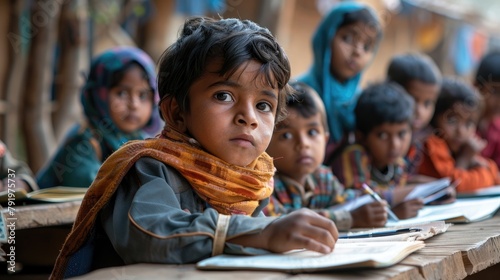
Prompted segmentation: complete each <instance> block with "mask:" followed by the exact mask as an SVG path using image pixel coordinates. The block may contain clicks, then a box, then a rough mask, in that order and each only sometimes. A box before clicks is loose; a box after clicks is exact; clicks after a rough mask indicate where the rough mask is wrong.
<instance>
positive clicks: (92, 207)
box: [51, 128, 274, 279]
mask: <svg viewBox="0 0 500 280" xmlns="http://www.w3.org/2000/svg"><path fill="white" fill-rule="evenodd" d="M141 157H151V158H154V159H156V160H158V161H161V162H163V163H165V164H167V165H169V166H172V167H173V168H175V169H176V170H178V171H179V172H180V173H181V174H182V176H184V177H185V178H186V179H187V181H188V182H189V183H190V184H191V185H192V187H193V189H194V190H195V192H196V193H197V194H198V195H199V196H200V197H201V198H202V199H204V200H205V201H206V202H207V203H208V204H209V205H210V206H211V207H213V208H214V209H216V210H217V211H218V212H219V213H222V214H226V215H229V214H244V215H251V214H252V213H253V212H254V211H255V209H256V208H257V206H258V205H259V203H260V201H262V200H265V199H267V198H268V197H269V196H270V195H271V193H272V190H273V186H272V177H273V174H274V165H273V162H272V158H271V157H270V156H269V155H267V154H266V153H263V154H262V155H261V156H259V157H258V158H257V159H256V160H255V161H254V162H252V163H251V164H250V165H249V166H247V167H240V166H235V165H231V164H229V163H227V162H224V161H222V160H220V159H219V158H217V157H215V156H213V155H210V154H208V153H207V152H205V151H204V150H202V149H201V147H199V145H198V143H197V142H196V141H195V140H194V139H192V138H189V137H187V136H185V135H183V134H181V133H179V132H177V131H175V130H174V129H169V128H165V129H164V130H163V132H162V134H161V135H160V137H159V138H155V139H148V140H137V141H130V142H127V143H126V144H125V145H123V146H122V147H121V148H120V149H119V150H117V151H116V152H115V153H113V154H112V155H111V156H110V157H109V158H108V159H107V160H106V161H105V162H104V163H103V165H102V166H101V168H100V170H99V172H98V174H97V176H96V178H95V180H94V182H93V183H92V185H91V186H90V188H89V190H88V191H87V194H86V195H85V198H84V199H83V201H82V205H81V206H80V210H79V211H78V214H77V217H76V220H75V223H74V225H73V228H72V231H71V232H70V234H69V235H68V237H67V238H66V241H65V243H64V245H63V248H62V250H61V252H60V254H59V257H58V258H57V261H56V264H55V266H54V271H53V272H52V275H51V279H60V278H62V277H63V276H64V273H65V269H66V266H67V264H68V260H69V257H70V256H71V255H73V254H74V253H75V252H76V251H77V250H78V249H79V248H80V247H81V246H82V245H83V244H84V242H85V240H86V239H87V238H88V236H89V234H90V232H91V229H92V228H93V226H94V223H95V220H96V217H97V214H98V213H99V211H100V210H101V209H102V208H103V207H104V206H105V205H106V204H107V203H108V201H109V200H110V199H111V197H112V196H113V194H114V193H115V190H116V189H117V188H118V187H119V185H120V183H121V181H122V179H123V177H124V176H125V175H126V174H127V172H128V171H129V169H130V168H131V167H132V166H133V165H134V163H135V162H136V161H137V160H138V159H139V158H141Z"/></svg>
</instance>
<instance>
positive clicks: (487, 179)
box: [418, 78, 500, 193]
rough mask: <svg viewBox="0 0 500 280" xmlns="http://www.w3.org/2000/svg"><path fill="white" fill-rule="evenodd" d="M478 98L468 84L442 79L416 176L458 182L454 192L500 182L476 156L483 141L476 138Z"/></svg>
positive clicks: (495, 170)
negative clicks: (447, 178) (431, 132)
mask: <svg viewBox="0 0 500 280" xmlns="http://www.w3.org/2000/svg"><path fill="white" fill-rule="evenodd" d="M479 102H480V100H479V96H478V95H477V94H476V92H475V91H474V89H473V88H472V87H471V86H469V85H468V84H466V83H464V82H462V81H460V80H457V79H453V78H446V79H444V80H443V84H442V87H441V92H440V93H439V97H438V99H437V101H436V109H435V111H434V115H433V117H432V120H431V125H432V127H433V128H434V129H435V130H434V131H435V133H434V134H433V135H431V136H429V137H428V138H427V140H426V141H425V145H424V148H425V153H424V157H423V159H422V162H421V164H420V167H419V169H418V171H419V173H420V174H423V175H427V176H431V177H435V178H442V177H449V178H451V179H452V180H458V181H460V184H459V185H458V186H457V192H458V193H460V192H467V191H473V190H477V189H481V188H487V187H490V186H493V185H497V184H499V183H500V179H499V176H498V167H497V165H496V164H495V162H494V161H493V160H491V159H487V158H484V157H482V156H481V155H480V152H481V150H482V149H483V148H484V147H485V145H486V142H485V141H484V140H483V139H481V138H480V137H478V136H477V135H476V123H477V121H478V118H479V105H480V103H479Z"/></svg>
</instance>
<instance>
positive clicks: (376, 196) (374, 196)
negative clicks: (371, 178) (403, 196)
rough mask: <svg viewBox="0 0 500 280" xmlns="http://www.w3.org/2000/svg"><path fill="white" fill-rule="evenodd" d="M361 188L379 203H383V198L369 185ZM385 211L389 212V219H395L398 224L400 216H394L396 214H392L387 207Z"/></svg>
mask: <svg viewBox="0 0 500 280" xmlns="http://www.w3.org/2000/svg"><path fill="white" fill-rule="evenodd" d="M361 186H362V187H363V189H364V190H365V191H366V192H367V193H368V194H369V195H370V196H371V197H373V199H375V200H376V201H378V202H382V198H380V196H378V194H377V193H376V192H374V191H373V190H372V189H371V188H370V187H369V186H368V185H367V184H365V183H363V184H362V185H361ZM385 211H387V215H389V218H391V219H393V220H394V221H396V222H397V221H399V219H398V216H396V214H394V212H392V211H391V209H389V207H385Z"/></svg>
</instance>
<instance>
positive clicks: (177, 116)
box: [160, 97, 186, 132]
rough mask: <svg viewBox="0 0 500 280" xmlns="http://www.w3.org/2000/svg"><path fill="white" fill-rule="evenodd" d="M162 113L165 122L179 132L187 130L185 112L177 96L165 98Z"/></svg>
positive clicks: (161, 106)
mask: <svg viewBox="0 0 500 280" xmlns="http://www.w3.org/2000/svg"><path fill="white" fill-rule="evenodd" d="M160 109H161V114H162V116H163V118H164V119H165V123H166V124H167V125H168V126H170V127H172V128H174V129H175V130H177V131H179V132H186V122H185V121H184V112H183V111H182V109H181V108H180V106H179V104H178V103H177V100H175V98H173V97H170V98H165V99H164V100H163V101H162V102H161V103H160Z"/></svg>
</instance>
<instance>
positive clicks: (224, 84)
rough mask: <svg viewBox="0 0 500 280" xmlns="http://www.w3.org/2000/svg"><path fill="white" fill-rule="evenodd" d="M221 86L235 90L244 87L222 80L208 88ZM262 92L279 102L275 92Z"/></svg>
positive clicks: (263, 90) (264, 90)
mask: <svg viewBox="0 0 500 280" xmlns="http://www.w3.org/2000/svg"><path fill="white" fill-rule="evenodd" d="M221 85H222V86H230V87H235V88H241V87H242V85H241V84H239V83H237V82H235V81H231V80H222V81H217V82H215V83H213V84H210V85H209V86H208V88H212V87H216V86H221ZM261 92H262V93H263V94H265V95H267V96H269V97H271V98H274V99H276V100H278V96H277V95H276V94H275V93H274V92H272V91H270V90H266V89H262V90H261Z"/></svg>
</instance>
